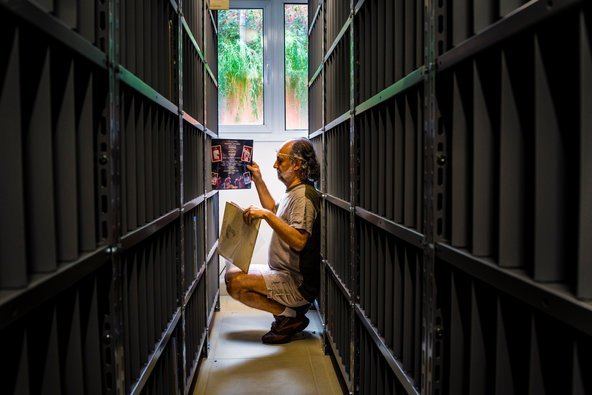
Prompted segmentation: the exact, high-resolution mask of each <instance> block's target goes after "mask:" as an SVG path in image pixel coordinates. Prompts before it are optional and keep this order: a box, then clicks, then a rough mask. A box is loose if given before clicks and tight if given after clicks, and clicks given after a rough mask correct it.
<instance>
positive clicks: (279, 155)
mask: <svg viewBox="0 0 592 395" xmlns="http://www.w3.org/2000/svg"><path fill="white" fill-rule="evenodd" d="M281 156H286V157H288V158H292V159H298V160H301V161H303V162H304V158H301V157H300V156H296V155H289V154H283V153H281V152H277V151H276V160H277V162H278V163H282V159H281V158H280V157H281Z"/></svg>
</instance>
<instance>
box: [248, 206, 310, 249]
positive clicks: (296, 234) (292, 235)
mask: <svg viewBox="0 0 592 395" xmlns="http://www.w3.org/2000/svg"><path fill="white" fill-rule="evenodd" d="M243 216H244V218H245V221H246V222H247V223H248V224H250V223H251V221H252V220H253V219H257V218H263V219H264V220H266V221H267V223H268V224H269V226H271V228H272V229H273V230H274V232H276V233H277V234H278V236H279V237H280V239H282V240H283V241H285V242H286V243H288V245H289V246H290V247H291V248H292V249H294V250H296V251H302V250H303V249H304V247H305V246H306V242H307V241H308V238H309V236H310V235H309V234H308V232H307V231H305V230H303V229H296V228H294V227H292V226H290V225H289V224H288V223H286V222H284V220H282V219H281V218H279V217H278V216H277V215H275V213H273V212H272V211H271V210H267V209H261V208H258V207H254V206H251V207H249V208H248V209H246V210H245V212H244V214H243Z"/></svg>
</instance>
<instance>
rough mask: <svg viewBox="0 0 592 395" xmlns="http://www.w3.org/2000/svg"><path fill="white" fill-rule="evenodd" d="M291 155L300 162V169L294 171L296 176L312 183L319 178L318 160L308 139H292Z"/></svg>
mask: <svg viewBox="0 0 592 395" xmlns="http://www.w3.org/2000/svg"><path fill="white" fill-rule="evenodd" d="M291 155H292V157H294V158H296V159H299V160H300V161H301V162H302V165H301V166H300V169H298V171H297V172H296V175H297V176H298V178H300V179H301V180H302V181H309V182H313V183H314V182H315V181H317V180H318V179H319V175H320V168H319V162H318V161H317V155H316V153H315V150H314V147H313V146H312V144H311V142H310V141H309V140H308V139H306V138H299V139H296V140H294V142H293V143H292V153H291Z"/></svg>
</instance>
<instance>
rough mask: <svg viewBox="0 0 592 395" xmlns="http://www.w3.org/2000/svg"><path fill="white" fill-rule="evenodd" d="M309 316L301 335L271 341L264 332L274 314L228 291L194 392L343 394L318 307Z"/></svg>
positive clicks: (212, 394) (223, 297)
mask: <svg viewBox="0 0 592 395" xmlns="http://www.w3.org/2000/svg"><path fill="white" fill-rule="evenodd" d="M223 287H224V285H223V284H222V285H221V288H223ZM307 316H308V317H309V319H310V321H311V322H310V324H309V326H308V328H306V330H305V331H304V332H302V333H301V334H299V335H298V336H297V339H296V340H293V341H292V342H291V343H288V344H284V345H265V344H262V343H261V336H262V335H263V334H264V333H266V332H267V331H269V328H270V325H271V322H272V319H273V317H272V315H271V314H269V313H265V312H262V311H258V310H255V309H251V308H249V307H247V306H244V305H242V304H241V303H238V302H237V301H235V300H233V299H232V298H230V297H229V296H228V295H227V294H225V292H224V291H222V296H221V311H220V312H218V313H216V315H215V318H214V323H213V327H212V335H211V343H210V344H211V348H210V353H209V356H208V358H206V359H204V360H203V362H202V365H201V368H200V371H199V376H198V378H197V384H196V386H195V392H194V394H198V395H202V394H207V395H222V394H262V393H263V394H265V393H267V394H281V395H308V394H310V395H313V394H319V395H321V394H322V395H325V394H329V395H330V394H341V393H342V392H341V388H340V386H339V382H338V379H337V376H336V374H335V371H334V370H333V366H332V364H331V360H330V357H329V356H327V355H324V353H323V348H322V340H321V330H322V327H321V323H320V321H319V319H318V316H317V313H316V312H315V311H309V312H308V314H307Z"/></svg>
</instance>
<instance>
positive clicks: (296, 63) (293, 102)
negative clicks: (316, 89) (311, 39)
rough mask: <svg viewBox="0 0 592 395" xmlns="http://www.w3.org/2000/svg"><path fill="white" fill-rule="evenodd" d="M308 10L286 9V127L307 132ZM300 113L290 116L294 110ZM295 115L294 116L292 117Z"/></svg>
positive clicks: (299, 6)
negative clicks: (291, 109) (295, 108)
mask: <svg viewBox="0 0 592 395" xmlns="http://www.w3.org/2000/svg"><path fill="white" fill-rule="evenodd" d="M307 14H308V13H307V6H306V5H296V4H289V5H286V7H285V17H284V22H285V29H284V32H285V33H284V34H285V78H286V127H287V129H306V128H307V115H306V114H307V107H308V105H307V103H308V84H307V83H308V80H307V79H308V17H307ZM291 106H296V107H298V108H297V112H296V113H295V114H290V113H289V112H290V107H291ZM291 115H292V116H291Z"/></svg>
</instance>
